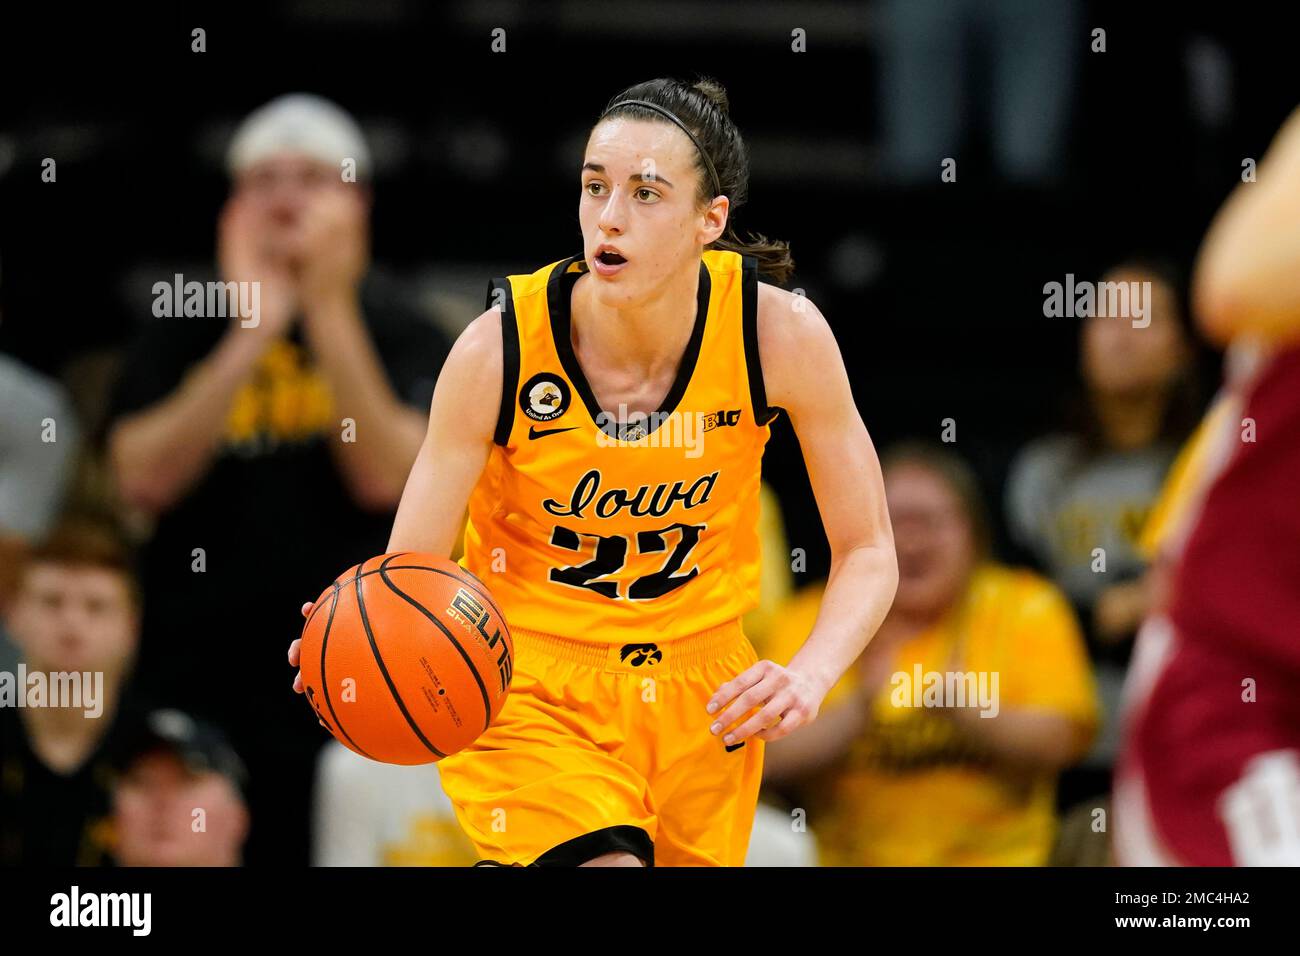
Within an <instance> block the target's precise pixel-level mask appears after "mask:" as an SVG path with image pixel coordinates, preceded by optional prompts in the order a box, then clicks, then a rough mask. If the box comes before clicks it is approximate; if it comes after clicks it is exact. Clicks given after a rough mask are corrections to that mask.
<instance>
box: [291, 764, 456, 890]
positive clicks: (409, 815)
mask: <svg viewBox="0 0 1300 956" xmlns="http://www.w3.org/2000/svg"><path fill="white" fill-rule="evenodd" d="M477 860H478V854H477V853H475V852H474V846H473V844H472V843H470V841H469V837H467V836H465V832H464V831H463V830H462V829H461V828H460V824H459V823H458V822H457V821H456V813H455V811H454V810H453V809H452V806H451V800H450V799H448V797H447V795H446V794H445V793H443V790H442V778H441V776H440V773H439V770H438V765H437V764H436V763H430V764H422V765H420V766H414V767H402V766H397V765H395V764H386V763H379V762H378V761H375V760H368V759H366V758H365V757H362V756H361V755H360V754H357V753H354V752H352V751H351V750H349V749H348V748H347V747H345V746H343V745H342V744H341V743H338V742H337V741H331V742H330V743H328V744H327V745H326V746H325V748H324V749H323V750H322V751H321V755H320V765H319V768H318V771H317V777H316V814H315V837H314V850H313V860H312V862H313V864H314V865H315V866H473V865H474V863H475V862H476V861H477Z"/></svg>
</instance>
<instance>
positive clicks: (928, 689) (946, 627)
mask: <svg viewBox="0 0 1300 956" xmlns="http://www.w3.org/2000/svg"><path fill="white" fill-rule="evenodd" d="M882 466H883V468H884V474H885V492H886V496H887V498H888V501H889V513H890V520H891V521H892V523H893V527H894V535H895V540H896V542H897V547H898V564H899V575H900V579H899V585H898V595H897V597H896V598H895V600H894V605H893V607H892V608H891V610H890V612H889V615H888V617H887V618H886V620H885V622H884V624H883V625H882V627H881V629H880V631H879V632H878V633H877V634H876V636H875V638H874V639H873V640H872V642H871V644H869V645H868V647H867V650H866V651H865V652H864V653H863V655H862V656H861V658H859V661H858V663H857V664H856V665H855V666H854V667H853V668H851V669H850V671H849V672H848V673H847V674H845V676H844V677H843V678H842V679H841V680H840V682H839V683H838V684H837V685H836V686H835V687H834V688H833V689H832V691H831V693H830V694H828V695H827V698H826V700H825V702H824V703H823V705H822V712H821V715H820V716H819V717H818V719H817V721H816V722H815V723H813V724H811V725H809V726H808V727H806V728H803V729H801V730H800V731H798V732H797V733H794V734H792V735H791V736H789V737H787V738H785V739H783V740H779V741H776V742H774V743H771V744H769V745H768V750H767V767H766V777H767V780H768V781H769V782H772V783H776V784H779V785H781V786H782V788H783V789H786V788H790V787H793V788H794V789H795V791H796V792H797V793H798V794H799V798H800V799H799V805H800V806H803V807H805V808H807V810H808V823H809V825H810V826H811V827H812V828H813V829H814V830H816V832H817V835H818V842H819V845H820V850H821V860H822V862H823V864H826V865H880V866H912V865H915V866H926V865H929V866H953V865H984V866H990V865H1042V864H1044V863H1045V862H1046V861H1047V858H1048V854H1049V852H1050V850H1051V847H1052V843H1053V840H1054V837H1055V828H1056V815H1055V806H1054V791H1055V786H1056V777H1057V774H1058V773H1059V772H1060V770H1061V769H1062V768H1063V767H1065V766H1068V765H1069V764H1070V763H1071V762H1073V761H1074V760H1077V759H1078V757H1079V756H1080V755H1081V754H1082V753H1083V752H1084V750H1086V748H1087V745H1088V743H1089V742H1090V739H1091V737H1092V735H1093V733H1094V732H1095V729H1096V722H1097V705H1096V698H1095V691H1094V689H1093V685H1092V677H1091V674H1090V672H1089V669H1088V661H1087V656H1086V649H1085V646H1084V642H1083V638H1082V635H1081V634H1080V632H1079V628H1078V625H1077V623H1076V622H1075V618H1074V615H1073V614H1072V612H1071V610H1070V606H1069V602H1067V601H1066V600H1065V598H1064V596H1063V595H1062V594H1060V592H1058V591H1057V589H1056V588H1055V587H1053V586H1052V585H1051V584H1049V583H1048V582H1047V581H1045V580H1043V579H1041V578H1039V577H1038V576H1037V575H1034V574H1032V573H1030V572H1027V571H1019V570H1015V569H1012V568H1008V567H1004V566H1001V565H997V564H993V563H991V562H990V561H989V560H988V556H987V554H988V531H987V518H986V516H985V515H984V512H983V505H982V502H981V500H980V497H979V492H978V486H977V484H976V481H975V478H974V476H973V475H972V473H971V472H970V470H969V469H968V468H967V467H966V465H965V464H964V463H963V462H962V461H960V459H957V458H955V457H954V456H952V455H951V454H950V453H948V452H947V451H944V450H940V449H937V448H930V447H928V446H923V445H906V446H900V447H898V448H896V449H895V450H893V451H891V452H888V453H886V454H885V455H884V456H883V458H882ZM820 600H821V588H820V587H813V588H807V589H805V590H804V591H802V592H800V593H799V594H798V595H797V596H796V597H795V598H794V599H793V600H792V601H791V602H790V605H789V606H788V608H787V611H786V613H785V615H784V618H783V620H782V621H781V623H780V625H779V626H778V627H777V629H776V632H775V635H774V641H773V647H772V650H773V655H772V656H773V659H775V660H777V661H788V660H789V659H790V658H791V657H792V656H793V654H794V652H795V651H796V650H797V649H798V647H799V646H800V644H802V642H803V641H804V639H805V638H806V637H807V636H808V634H809V632H810V631H811V630H812V626H813V623H814V622H815V620H816V616H817V611H818V605H819V603H820ZM959 678H962V681H961V683H960V685H959V683H958V679H959ZM995 681H996V683H995ZM940 682H942V683H940ZM922 685H924V686H922ZM959 686H960V687H961V688H962V692H963V693H965V694H966V695H967V696H965V698H964V699H962V698H961V697H958V696H957V694H956V691H957V689H958V687H959ZM976 698H978V699H976ZM918 701H919V703H920V706H917V704H918ZM986 715H987V716H986Z"/></svg>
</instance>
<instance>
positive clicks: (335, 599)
mask: <svg viewBox="0 0 1300 956" xmlns="http://www.w3.org/2000/svg"><path fill="white" fill-rule="evenodd" d="M331 598H332V600H331V601H330V616H329V617H328V618H327V619H326V620H325V634H324V636H322V637H321V642H320V690H321V693H322V694H324V695H325V706H326V707H328V708H329V710H330V716H331V717H333V718H334V723H335V724H336V725H337V726H338V728H339V733H341V734H342V735H343V736H344V737H347V738H348V743H350V744H351V745H352V746H353V747H355V748H356V750H357V751H358V752H359V753H361V754H364V755H365V756H366V757H370V754H368V753H366V752H365V750H364V749H362V748H361V746H360V745H358V744H357V742H356V741H355V740H353V739H352V735H351V734H349V733H348V732H347V731H346V730H344V729H343V721H341V720H339V715H338V714H337V713H335V711H334V701H333V700H332V699H331V698H330V685H329V681H327V680H326V679H325V648H326V647H327V646H329V642H330V628H331V627H332V626H333V624H334V610H335V608H337V607H338V606H339V586H338V585H337V584H336V585H334V593H333V594H332V595H331ZM308 623H310V622H308ZM370 759H371V760H373V759H375V758H374V757H370Z"/></svg>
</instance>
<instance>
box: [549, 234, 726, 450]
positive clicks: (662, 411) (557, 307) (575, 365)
mask: <svg viewBox="0 0 1300 956" xmlns="http://www.w3.org/2000/svg"><path fill="white" fill-rule="evenodd" d="M574 265H577V266H578V268H576V269H574V268H572V267H573V266H574ZM586 271H587V263H586V260H585V259H583V257H582V256H572V257H570V258H568V259H566V260H564V261H563V262H560V263H557V264H556V266H555V268H553V269H552V270H551V275H550V277H549V279H548V280H547V283H546V306H547V309H548V311H549V312H550V316H551V338H552V339H553V340H554V341H555V351H556V353H557V354H558V355H559V356H560V365H561V366H562V367H563V369H564V374H565V375H567V376H568V378H569V381H571V382H572V383H573V387H574V390H575V391H577V393H578V395H579V396H581V398H582V403H583V404H584V405H585V406H587V412H588V414H590V415H591V420H592V421H593V422H594V423H595V425H596V427H597V428H601V427H602V426H601V423H602V422H604V423H606V424H605V427H604V428H603V429H602V430H604V431H605V432H606V433H607V434H610V435H613V434H614V433H615V431H616V430H617V423H616V422H614V421H613V420H612V419H613V416H611V415H610V414H609V413H608V412H606V411H605V410H604V409H602V408H601V407H600V403H599V402H598V401H596V395H595V393H594V392H593V391H592V390H591V385H590V384H589V383H588V382H587V376H586V375H585V374H584V373H583V371H582V365H581V364H579V362H578V357H577V355H575V354H574V352H573V332H572V325H571V316H570V308H569V307H570V303H571V301H572V297H573V285H574V283H575V282H577V281H578V279H579V277H580V276H581V275H582V274H583V273H584V272H586ZM712 289H713V279H712V278H711V277H710V275H709V267H708V266H707V265H705V263H704V260H703V259H701V260H700V283H699V288H698V291H697V292H696V296H695V325H694V327H693V328H692V329H691V337H690V340H689V341H688V342H687V343H686V351H685V352H684V353H682V359H681V362H680V363H679V364H678V366H677V375H676V377H674V378H673V384H672V387H671V388H669V389H668V394H667V395H666V396H664V400H663V404H662V405H661V406H660V407H659V408H658V409H657V410H656V411H655V413H654V415H653V417H652V421H653V424H654V426H655V427H654V428H651V429H649V430H648V431H647V432H646V434H647V435H648V434H652V433H653V432H654V431H655V429H656V428H658V427H659V425H661V424H663V422H664V421H665V420H666V419H667V416H668V415H670V414H672V412H674V411H675V410H676V409H677V405H678V404H679V403H680V402H681V400H682V396H684V395H685V394H686V389H687V388H688V387H689V386H690V384H691V376H692V375H694V373H695V365H696V363H697V362H698V361H699V358H700V347H701V345H702V344H703V343H704V326H705V323H706V322H707V321H708V317H709V299H710V296H711V294H712Z"/></svg>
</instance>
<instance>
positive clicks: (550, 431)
mask: <svg viewBox="0 0 1300 956" xmlns="http://www.w3.org/2000/svg"><path fill="white" fill-rule="evenodd" d="M577 427H578V426H577V425H570V426H569V427H568V428H543V429H542V430H540V431H538V429H537V426H536V425H530V426H528V438H529V440H530V441H531V440H533V439H537V438H545V437H546V436H547V435H558V434H559V433H560V432H571V431H573V430H574V429H575V428H577Z"/></svg>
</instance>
